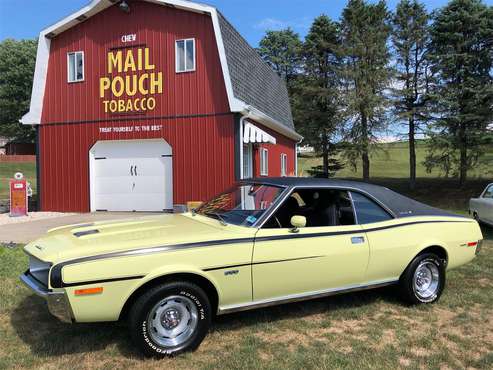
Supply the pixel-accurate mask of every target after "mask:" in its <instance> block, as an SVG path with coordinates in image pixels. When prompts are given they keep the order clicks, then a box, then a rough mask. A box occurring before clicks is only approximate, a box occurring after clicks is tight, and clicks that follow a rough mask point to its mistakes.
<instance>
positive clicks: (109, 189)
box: [89, 139, 173, 211]
mask: <svg viewBox="0 0 493 370" xmlns="http://www.w3.org/2000/svg"><path fill="white" fill-rule="evenodd" d="M89 156H90V173H91V176H90V178H91V180H90V181H91V184H90V185H91V210H92V211H98V210H106V211H163V210H170V209H172V208H173V177H172V176H173V169H172V161H173V157H172V150H171V146H170V145H169V144H168V143H167V142H166V141H164V140H162V139H158V140H118V141H98V142H97V143H96V144H95V145H94V146H93V147H92V148H91V150H90V151H89Z"/></svg>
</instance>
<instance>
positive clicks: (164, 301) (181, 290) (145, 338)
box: [129, 282, 212, 357]
mask: <svg viewBox="0 0 493 370" xmlns="http://www.w3.org/2000/svg"><path fill="white" fill-rule="evenodd" d="M211 316H212V315H211V306H210V303H209V299H208V298H207V295H206V294H205V293H204V291H203V290H202V289H201V288H200V287H198V286H197V285H195V284H191V283H188V282H172V283H166V284H162V285H158V286H155V287H153V288H151V289H150V290H148V291H147V292H145V293H144V294H143V295H141V296H140V297H139V298H138V299H137V300H136V302H135V303H134V305H133V306H132V308H131V311H130V315H129V319H130V323H129V326H130V334H131V336H132V339H133V341H134V342H135V344H136V345H137V346H138V347H139V348H140V349H141V350H142V352H143V353H144V354H145V355H146V356H152V357H165V356H173V355H177V354H180V353H182V352H185V351H192V350H194V349H196V348H197V347H198V346H199V344H200V343H201V342H202V340H203V339H204V337H205V335H206V334H207V331H208V330H209V326H210V323H211Z"/></svg>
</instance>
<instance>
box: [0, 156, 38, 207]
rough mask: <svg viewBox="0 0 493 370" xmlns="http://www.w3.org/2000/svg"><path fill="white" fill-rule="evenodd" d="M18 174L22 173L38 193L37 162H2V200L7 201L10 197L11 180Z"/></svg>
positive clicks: (0, 170)
mask: <svg viewBox="0 0 493 370" xmlns="http://www.w3.org/2000/svg"><path fill="white" fill-rule="evenodd" d="M16 172H22V173H23V174H24V177H25V178H26V179H27V181H29V182H30V183H31V186H32V188H33V191H34V192H36V163H35V162H19V163H4V162H0V199H7V198H8V197H9V180H10V179H12V178H13V177H14V174H15V173H16Z"/></svg>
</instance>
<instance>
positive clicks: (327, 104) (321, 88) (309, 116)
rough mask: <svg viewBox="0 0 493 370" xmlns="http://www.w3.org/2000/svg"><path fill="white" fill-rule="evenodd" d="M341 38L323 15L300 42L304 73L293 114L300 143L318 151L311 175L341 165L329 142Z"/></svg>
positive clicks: (336, 120) (337, 109)
mask: <svg viewBox="0 0 493 370" xmlns="http://www.w3.org/2000/svg"><path fill="white" fill-rule="evenodd" d="M340 53H341V41H340V38H339V28H338V25H337V24H336V23H335V22H333V21H331V20H330V19H329V17H327V16H326V15H321V16H319V17H317V18H315V20H314V21H313V24H312V26H311V28H310V31H309V32H308V35H307V36H306V38H305V42H304V45H303V67H304V75H303V77H302V78H300V79H299V80H298V83H297V85H296V89H295V95H296V99H295V100H294V101H295V112H296V114H297V115H298V117H295V119H296V121H297V123H298V125H297V129H298V131H299V132H300V133H301V134H302V135H303V136H304V138H305V139H304V143H307V144H309V145H312V146H313V147H314V148H315V150H316V151H318V152H320V153H321V154H322V163H323V164H322V166H317V167H315V168H313V169H312V170H311V171H309V172H310V174H311V175H315V176H320V177H328V176H331V175H333V174H334V172H335V171H337V170H339V169H341V168H342V165H341V163H340V162H339V161H338V160H336V159H335V158H333V157H334V155H335V154H336V152H337V147H336V146H335V145H334V144H332V143H331V140H332V139H333V137H334V134H335V132H336V131H337V128H338V126H339V125H340V123H341V121H342V118H341V99H340V86H341V85H340V76H339V67H340V61H341V58H340Z"/></svg>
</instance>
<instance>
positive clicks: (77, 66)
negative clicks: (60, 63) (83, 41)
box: [67, 51, 84, 82]
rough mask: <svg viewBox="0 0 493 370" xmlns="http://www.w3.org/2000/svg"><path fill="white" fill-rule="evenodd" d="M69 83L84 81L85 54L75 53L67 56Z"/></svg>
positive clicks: (81, 52)
mask: <svg viewBox="0 0 493 370" xmlns="http://www.w3.org/2000/svg"><path fill="white" fill-rule="evenodd" d="M67 75H68V76H67V81H68V82H80V81H84V52H83V51H75V52H72V53H68V54H67Z"/></svg>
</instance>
